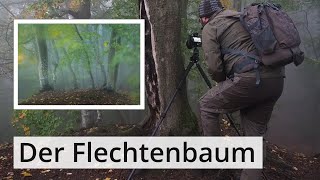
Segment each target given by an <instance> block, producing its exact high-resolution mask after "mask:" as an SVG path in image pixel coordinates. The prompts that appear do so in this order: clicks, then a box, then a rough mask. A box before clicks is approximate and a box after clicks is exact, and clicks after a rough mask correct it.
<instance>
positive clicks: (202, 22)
mask: <svg viewBox="0 0 320 180" xmlns="http://www.w3.org/2000/svg"><path fill="white" fill-rule="evenodd" d="M199 22H200V23H201V25H202V27H204V26H205V25H206V24H207V23H208V22H209V18H207V17H202V18H199Z"/></svg>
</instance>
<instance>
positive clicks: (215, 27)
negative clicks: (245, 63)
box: [202, 10, 284, 82]
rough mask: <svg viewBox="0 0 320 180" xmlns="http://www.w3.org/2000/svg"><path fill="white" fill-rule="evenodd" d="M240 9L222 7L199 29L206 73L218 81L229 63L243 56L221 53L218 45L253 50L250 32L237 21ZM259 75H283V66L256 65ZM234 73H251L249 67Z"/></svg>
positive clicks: (244, 50)
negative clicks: (248, 70)
mask: <svg viewBox="0 0 320 180" xmlns="http://www.w3.org/2000/svg"><path fill="white" fill-rule="evenodd" d="M240 14H241V13H240V12H236V11H231V10H223V11H221V12H218V13H215V14H213V15H212V16H211V17H210V19H209V22H208V23H207V24H206V25H205V26H204V28H203V30H202V47H203V50H204V56H205V61H206V64H207V66H208V72H209V75H210V77H211V78H212V79H213V80H214V81H216V82H221V81H224V80H226V77H227V75H228V74H229V73H230V71H231V69H232V66H233V65H234V63H235V62H237V61H238V60H239V59H241V58H243V56H239V55H235V54H225V55H223V54H221V49H227V48H228V49H235V50H240V51H243V52H251V53H253V52H255V51H256V49H255V46H254V44H253V42H252V40H251V37H250V34H249V33H248V32H247V31H246V30H245V29H244V27H243V26H242V24H241V23H240V19H239V17H240ZM259 71H260V74H261V78H275V77H284V68H283V67H267V66H261V67H259ZM235 76H243V77H255V76H256V75H255V73H254V72H253V71H250V72H246V73H241V74H235Z"/></svg>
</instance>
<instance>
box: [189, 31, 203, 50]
mask: <svg viewBox="0 0 320 180" xmlns="http://www.w3.org/2000/svg"><path fill="white" fill-rule="evenodd" d="M186 46H187V48H188V49H192V48H196V47H201V38H200V36H199V34H198V33H192V34H191V35H189V38H188V40H187V42H186Z"/></svg>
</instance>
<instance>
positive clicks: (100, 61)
mask: <svg viewBox="0 0 320 180" xmlns="http://www.w3.org/2000/svg"><path fill="white" fill-rule="evenodd" d="M97 33H98V34H100V35H101V38H100V39H99V40H98V47H97V51H98V52H97V58H98V59H97V61H98V64H99V66H100V69H101V73H102V78H103V79H102V81H103V84H102V86H101V87H105V86H107V71H106V67H105V65H104V63H103V49H102V48H101V47H103V42H104V41H103V38H104V33H103V27H102V25H99V26H98V27H97Z"/></svg>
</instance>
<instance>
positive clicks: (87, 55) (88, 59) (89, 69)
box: [74, 24, 95, 89]
mask: <svg viewBox="0 0 320 180" xmlns="http://www.w3.org/2000/svg"><path fill="white" fill-rule="evenodd" d="M74 27H75V30H76V33H77V35H78V36H79V38H80V40H81V42H82V43H83V51H84V53H85V55H86V60H87V64H88V73H89V75H90V79H91V88H92V89H93V88H95V85H94V78H93V75H92V71H91V69H92V68H91V62H90V56H89V53H88V52H87V49H86V48H85V42H84V40H83V38H82V36H81V34H80V32H79V29H78V26H77V25H76V24H75V25H74Z"/></svg>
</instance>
